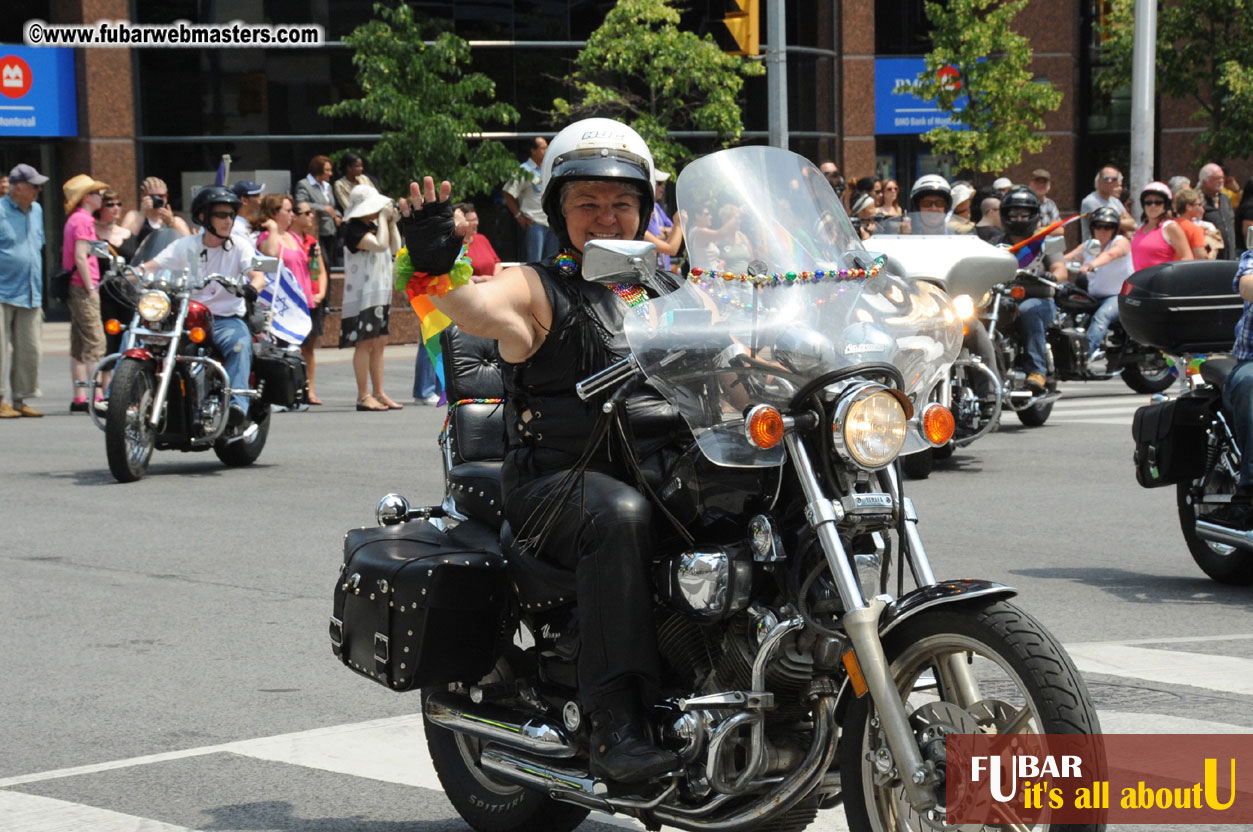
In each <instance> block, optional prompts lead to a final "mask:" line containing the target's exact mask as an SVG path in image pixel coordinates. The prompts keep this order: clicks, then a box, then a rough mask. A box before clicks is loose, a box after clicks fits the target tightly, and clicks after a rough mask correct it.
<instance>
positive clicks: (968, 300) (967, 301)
mask: <svg viewBox="0 0 1253 832" xmlns="http://www.w3.org/2000/svg"><path fill="white" fill-rule="evenodd" d="M953 311H954V312H956V313H957V317H959V318H961V319H962V320H963V321H968V320H970V319H971V318H972V317H974V314H975V301H974V298H972V297H971V296H970V295H958V296H957V297H955V298H953Z"/></svg>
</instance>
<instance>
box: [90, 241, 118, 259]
mask: <svg viewBox="0 0 1253 832" xmlns="http://www.w3.org/2000/svg"><path fill="white" fill-rule="evenodd" d="M87 253H88V254H90V255H91V256H92V257H109V258H112V257H113V252H111V251H109V243H108V242H107V241H106V240H88V241H87Z"/></svg>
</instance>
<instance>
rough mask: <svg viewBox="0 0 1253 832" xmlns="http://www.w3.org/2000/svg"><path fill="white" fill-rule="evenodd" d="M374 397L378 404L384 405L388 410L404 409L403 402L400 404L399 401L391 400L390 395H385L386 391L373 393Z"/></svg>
mask: <svg viewBox="0 0 1253 832" xmlns="http://www.w3.org/2000/svg"><path fill="white" fill-rule="evenodd" d="M374 398H375V399H377V400H378V402H379V404H381V405H383V406H385V407H386V408H387V409H388V410H404V409H405V406H404V405H403V404H401V403H400V402H395V401H392V397H391V396H389V395H387V394H386V393H375V394H374Z"/></svg>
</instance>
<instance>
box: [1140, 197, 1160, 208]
mask: <svg viewBox="0 0 1253 832" xmlns="http://www.w3.org/2000/svg"><path fill="white" fill-rule="evenodd" d="M1140 204H1141V205H1143V206H1144V207H1146V208H1147V207H1148V206H1150V205H1165V204H1166V200H1164V199H1142V200H1140Z"/></svg>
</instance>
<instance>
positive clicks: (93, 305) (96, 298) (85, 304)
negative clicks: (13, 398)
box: [61, 173, 109, 413]
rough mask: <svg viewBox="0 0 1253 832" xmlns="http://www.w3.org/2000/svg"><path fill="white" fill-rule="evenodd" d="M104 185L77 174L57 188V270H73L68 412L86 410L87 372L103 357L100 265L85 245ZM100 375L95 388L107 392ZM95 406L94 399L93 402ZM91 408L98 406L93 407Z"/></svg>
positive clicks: (93, 236) (90, 237)
mask: <svg viewBox="0 0 1253 832" xmlns="http://www.w3.org/2000/svg"><path fill="white" fill-rule="evenodd" d="M108 189H109V186H108V185H106V184H105V183H104V182H101V181H99V180H97V179H93V178H92V177H91V176H89V175H87V174H85V173H80V174H79V175H78V176H75V177H74V178H72V179H70V180H69V181H68V182H66V183H65V184H64V185H62V186H61V190H62V192H63V193H64V194H65V214H66V216H67V217H68V219H66V221H65V234H64V237H63V240H64V247H63V248H62V250H61V268H62V269H63V270H65V271H70V270H73V272H74V274H73V276H72V277H71V278H70V298H69V307H70V376H71V378H72V379H73V382H74V388H73V389H74V393H73V398H72V399H71V401H70V412H71V413H85V412H86V411H87V394H86V392H84V391H85V388H86V386H87V368H88V367H90V366H91V365H93V364H95V363H96V362H97V361H99V360H100V359H101V358H103V357H104V348H105V340H104V322H103V321H102V320H101V318H100V265H99V263H97V261H96V258H94V257H92V256H90V254H89V253H88V243H89V242H90V241H92V240H95V239H97V237H96V218H95V217H94V216H93V213H94V212H95V211H99V210H100V206H101V204H102V203H103V202H104V192H105V191H107V190H108ZM108 384H109V374H108V373H106V374H104V378H103V379H102V382H101V385H100V387H101V389H104V388H107V387H108ZM97 402H99V400H98V399H97ZM97 406H101V405H99V404H97Z"/></svg>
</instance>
